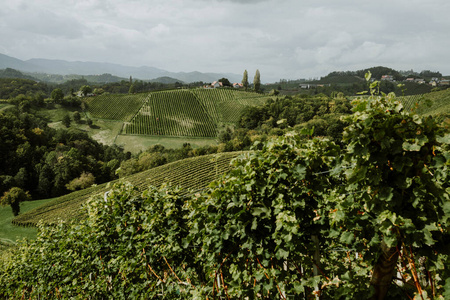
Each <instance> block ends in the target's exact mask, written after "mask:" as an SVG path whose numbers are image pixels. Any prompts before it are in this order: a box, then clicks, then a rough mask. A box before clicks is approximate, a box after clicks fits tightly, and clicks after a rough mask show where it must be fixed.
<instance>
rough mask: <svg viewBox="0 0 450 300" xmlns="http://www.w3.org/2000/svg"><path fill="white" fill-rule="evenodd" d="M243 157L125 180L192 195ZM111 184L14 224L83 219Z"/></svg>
mask: <svg viewBox="0 0 450 300" xmlns="http://www.w3.org/2000/svg"><path fill="white" fill-rule="evenodd" d="M243 153H245V152H228V153H218V154H211V155H205V156H199V157H193V158H188V159H184V160H180V161H176V162H173V163H169V164H167V165H163V166H160V167H156V168H153V169H150V170H147V171H144V172H141V173H138V174H134V175H131V176H129V177H126V178H124V179H123V180H124V181H128V182H130V183H132V184H133V185H135V186H137V187H138V188H139V189H140V190H144V189H146V188H147V187H148V186H150V185H153V186H161V184H163V183H167V184H169V183H170V184H172V185H178V186H180V187H182V188H183V189H184V190H185V191H184V193H185V194H188V193H189V192H190V190H200V189H204V188H206V187H207V186H208V185H209V183H210V182H212V181H214V180H216V179H218V178H219V177H220V176H221V175H223V174H225V173H226V172H228V171H229V170H230V169H231V166H230V161H231V160H232V159H233V158H235V157H237V156H238V155H240V154H243ZM116 182H117V181H116ZM112 183H114V182H112ZM110 184H111V183H109V184H102V185H98V186H95V187H90V188H87V189H85V190H81V191H77V192H73V193H71V194H68V195H64V196H62V197H58V198H55V199H54V200H53V201H50V202H48V203H47V204H45V205H43V206H41V207H38V208H36V209H34V210H32V211H29V212H27V213H24V214H22V215H19V216H18V217H16V218H15V219H14V220H13V224H15V225H21V226H36V224H37V223H38V222H39V220H42V221H43V222H44V223H55V222H57V221H58V219H61V220H64V221H67V220H70V219H78V218H82V217H83V213H82V211H81V205H82V204H83V203H85V202H86V201H87V199H89V197H91V196H92V195H95V194H98V193H105V192H106V191H108V190H109V186H110Z"/></svg>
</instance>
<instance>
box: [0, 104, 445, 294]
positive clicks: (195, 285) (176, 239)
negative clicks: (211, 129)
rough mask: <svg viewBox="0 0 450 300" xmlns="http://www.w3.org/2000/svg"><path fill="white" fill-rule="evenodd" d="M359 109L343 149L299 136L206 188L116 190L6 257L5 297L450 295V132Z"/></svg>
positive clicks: (372, 108) (238, 164) (398, 110)
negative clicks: (187, 191)
mask: <svg viewBox="0 0 450 300" xmlns="http://www.w3.org/2000/svg"><path fill="white" fill-rule="evenodd" d="M354 112H355V113H354V114H352V115H348V116H347V117H346V118H347V119H348V120H347V121H348V123H349V124H351V125H349V126H348V127H347V128H346V129H345V132H344V135H343V139H342V145H341V146H339V145H337V144H335V143H334V142H332V141H330V140H328V139H325V138H314V139H307V138H305V137H302V136H299V135H296V134H294V133H291V134H289V135H286V136H283V137H280V138H278V139H276V140H272V141H271V142H270V143H265V144H264V145H263V146H262V147H261V148H260V149H259V151H252V152H250V153H247V154H246V155H245V156H242V157H240V158H239V159H237V160H235V161H234V168H233V170H232V171H231V172H230V173H229V174H227V175H225V176H224V177H223V178H221V179H220V180H218V181H216V182H214V183H212V184H211V185H210V188H209V189H208V190H207V191H205V192H201V193H199V192H198V191H196V192H194V193H192V194H190V195H187V196H182V194H181V191H180V190H179V189H178V188H176V187H167V186H166V187H162V188H161V189H157V188H155V187H150V188H149V189H148V190H146V191H144V192H139V191H138V190H137V189H136V188H134V187H133V186H131V185H130V184H120V185H116V186H114V187H113V188H112V189H111V191H110V192H109V193H107V194H105V195H98V196H96V197H95V198H93V199H92V200H91V201H90V202H89V203H88V206H87V207H86V209H87V212H88V215H89V218H88V219H86V220H81V221H80V222H81V224H63V223H61V224H58V225H56V226H52V227H45V226H41V227H40V229H39V235H38V238H37V240H36V241H35V242H31V243H24V244H23V245H21V246H20V247H18V248H16V249H15V251H14V252H11V253H9V254H8V255H4V256H3V259H0V297H4V298H39V297H40V295H45V296H46V297H48V298H49V299H53V298H55V299H56V298H120V299H122V298H148V299H156V298H159V297H163V298H170V299H172V298H177V299H193V298H194V299H197V298H198V299H206V298H210V299H214V298H227V299H245V298H248V299H287V298H290V297H291V296H294V297H295V298H296V299H297V298H299V299H300V298H301V299H312V298H314V297H315V298H319V297H320V298H321V299H342V300H344V299H349V300H350V299H377V300H382V299H413V298H414V299H448V297H449V296H450V269H449V268H448V266H449V255H450V249H449V247H448V243H449V240H450V218H449V216H450V207H449V203H450V202H449V201H450V198H449V192H450V186H449V182H450V181H449V179H450V178H449V175H450V173H449V168H450V154H449V151H450V148H449V147H450V136H449V133H448V132H445V131H444V130H443V128H442V127H440V126H439V124H437V123H436V121H435V120H434V119H433V118H432V117H429V116H428V117H420V116H418V115H414V114H411V113H410V112H405V111H404V110H403V108H402V105H401V103H400V102H398V101H395V99H391V98H388V97H371V98H369V99H359V100H357V101H356V102H355V106H354ZM255 150H257V149H255ZM397 266H398V268H397ZM397 274H398V276H397ZM394 281H395V283H394Z"/></svg>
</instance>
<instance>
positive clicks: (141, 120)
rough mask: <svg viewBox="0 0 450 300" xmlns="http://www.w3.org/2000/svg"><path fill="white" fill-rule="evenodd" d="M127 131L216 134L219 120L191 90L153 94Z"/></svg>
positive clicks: (183, 134) (181, 134)
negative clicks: (215, 120)
mask: <svg viewBox="0 0 450 300" xmlns="http://www.w3.org/2000/svg"><path fill="white" fill-rule="evenodd" d="M124 131H125V133H126V134H145V135H165V136H192V137H214V136H216V135H217V133H216V123H215V122H214V120H213V119H212V117H211V115H209V114H208V113H207V111H206V110H205V108H204V107H203V105H202V103H201V102H200V101H199V100H198V98H197V97H195V95H194V94H193V93H191V92H190V91H184V90H174V91H163V92H156V93H150V94H149V96H148V99H147V101H146V102H145V104H144V105H142V107H141V109H140V110H139V112H138V113H137V114H136V115H135V116H134V117H133V119H132V120H131V121H130V122H129V123H127V124H126V126H125V130H124Z"/></svg>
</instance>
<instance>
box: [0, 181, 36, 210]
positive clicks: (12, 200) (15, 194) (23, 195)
mask: <svg viewBox="0 0 450 300" xmlns="http://www.w3.org/2000/svg"><path fill="white" fill-rule="evenodd" d="M28 200H31V197H30V194H29V193H28V192H25V191H24V190H22V189H21V188H19V187H13V188H11V189H10V190H9V191H7V192H5V194H4V195H3V197H1V198H0V203H1V204H2V205H11V209H12V212H13V214H14V216H17V215H18V214H19V212H20V202H22V201H28Z"/></svg>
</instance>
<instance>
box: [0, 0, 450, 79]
mask: <svg viewBox="0 0 450 300" xmlns="http://www.w3.org/2000/svg"><path fill="white" fill-rule="evenodd" d="M0 4H1V6H0V7H1V9H0V53H2V54H6V55H9V56H12V57H16V58H19V59H22V60H27V59H31V58H47V59H62V60H68V61H95V62H109V63H116V64H121V65H127V66H150V67H157V68H161V69H164V70H168V71H172V72H191V71H200V72H220V73H235V74H243V72H244V70H248V74H249V79H250V81H251V79H252V78H253V76H254V73H255V71H256V69H259V71H260V73H261V81H262V82H274V81H277V80H279V79H300V78H307V79H308V78H318V77H320V76H325V75H327V74H328V73H329V72H332V71H347V70H350V71H355V70H360V69H365V68H369V67H374V66H385V67H389V68H393V69H396V70H411V69H413V70H414V71H417V72H420V71H422V70H432V71H440V72H441V73H442V74H443V75H450V55H449V54H450V17H449V15H450V1H448V0H427V1H423V0H420V1H418V0H376V1H366V0H246V1H244V0H33V1H29V0H14V1H9V0H0Z"/></svg>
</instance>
